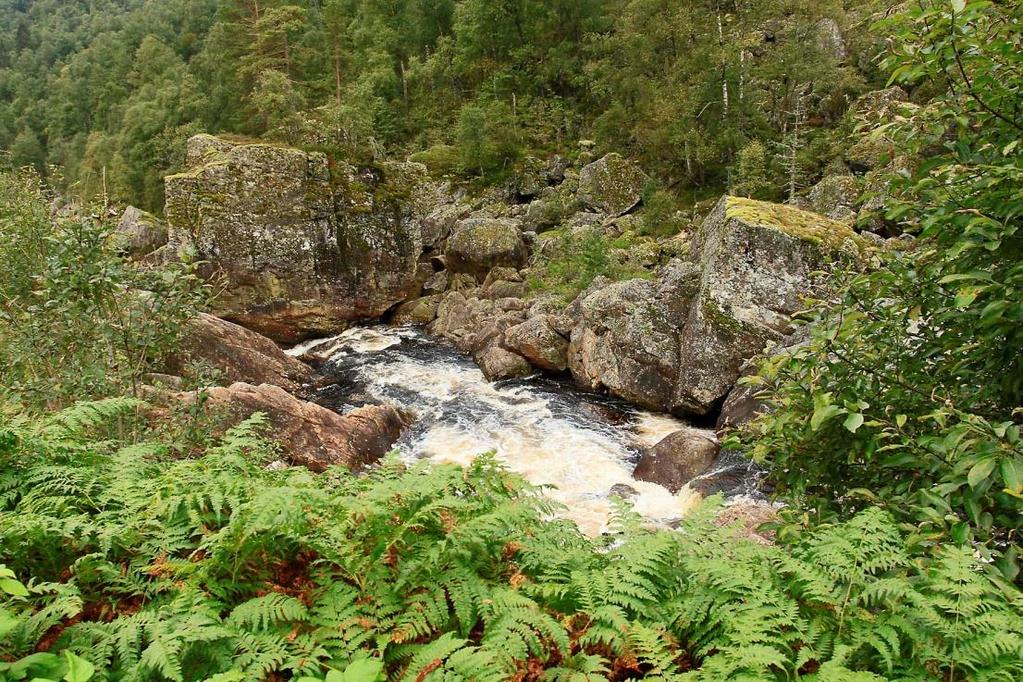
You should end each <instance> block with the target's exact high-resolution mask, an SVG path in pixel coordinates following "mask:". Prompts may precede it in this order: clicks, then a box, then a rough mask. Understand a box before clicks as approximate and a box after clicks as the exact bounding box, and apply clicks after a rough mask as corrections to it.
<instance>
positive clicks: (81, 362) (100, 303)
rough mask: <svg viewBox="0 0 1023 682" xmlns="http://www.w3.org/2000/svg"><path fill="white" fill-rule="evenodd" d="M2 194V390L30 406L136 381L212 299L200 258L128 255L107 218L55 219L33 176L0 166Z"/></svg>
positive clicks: (103, 391) (113, 389) (116, 389)
mask: <svg viewBox="0 0 1023 682" xmlns="http://www.w3.org/2000/svg"><path fill="white" fill-rule="evenodd" d="M0 201H2V202H3V203H4V209H5V210H4V217H3V218H2V219H0V262H4V263H5V264H8V263H9V264H10V269H9V271H8V273H9V274H8V273H5V275H4V278H3V281H2V282H0V320H2V322H3V324H2V325H0V346H2V347H3V351H4V352H3V354H2V355H0V384H2V387H3V389H5V390H7V391H8V392H10V393H13V394H14V395H15V396H17V397H18V398H19V399H20V400H22V401H24V402H26V403H27V404H30V405H42V404H47V403H52V404H66V402H68V401H69V400H74V399H77V398H80V397H81V396H104V395H113V394H117V393H118V392H120V391H122V390H124V389H126V388H129V389H132V390H135V389H137V388H138V383H139V378H140V377H141V376H142V375H143V374H144V373H145V372H147V371H149V369H150V367H151V365H152V364H154V363H155V362H157V361H159V360H160V359H161V357H162V355H163V354H165V353H167V352H169V351H171V350H173V348H174V346H175V344H176V343H177V340H178V337H179V335H180V331H181V327H182V323H183V322H184V321H185V320H187V319H188V318H189V317H192V316H193V315H194V314H195V313H196V311H197V309H198V308H199V307H200V306H201V305H202V304H203V302H204V299H205V289H204V287H203V286H202V285H201V283H200V281H199V279H198V277H197V276H196V275H195V273H194V271H193V268H192V266H190V265H188V264H175V265H168V266H166V267H160V268H147V267H140V266H137V265H135V264H132V263H129V262H126V261H125V260H123V259H122V258H121V257H120V256H118V255H117V253H116V245H114V244H113V243H112V242H111V239H110V234H111V228H110V227H109V226H108V225H106V224H104V223H103V222H102V221H100V220H97V219H94V218H91V217H88V218H84V217H71V218H66V219H55V218H51V216H50V215H49V209H48V205H47V201H48V197H47V196H46V194H45V191H44V190H43V188H42V187H41V185H40V183H39V181H38V179H37V178H35V177H34V176H32V175H27V174H18V175H13V174H4V175H0ZM8 210H9V212H8Z"/></svg>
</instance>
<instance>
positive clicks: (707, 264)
mask: <svg viewBox="0 0 1023 682" xmlns="http://www.w3.org/2000/svg"><path fill="white" fill-rule="evenodd" d="M866 249H867V247H866V242H865V240H863V239H862V238H861V237H860V236H859V235H857V234H856V233H855V232H853V230H852V229H851V228H850V227H849V226H848V225H847V224H845V223H841V222H838V221H835V220H831V219H829V218H825V217H824V216H821V215H817V214H815V213H810V212H809V211H803V210H800V209H797V208H793V207H791V206H783V205H780V204H771V203H768V202H762V201H755V200H752V199H741V198H738V197H723V198H722V199H721V201H719V202H718V204H717V206H716V207H715V209H714V210H713V211H712V212H711V213H710V215H708V216H707V218H706V219H705V220H704V222H703V224H702V225H701V227H700V229H699V231H698V232H697V235H696V238H695V240H694V244H693V253H694V259H695V262H696V263H697V265H698V266H699V269H700V273H701V274H700V280H699V287H698V289H697V291H696V294H695V296H694V299H693V303H692V304H691V305H690V306H689V311H688V315H687V317H686V319H685V320H683V321H679V325H678V327H679V330H680V331H679V347H680V355H679V374H678V377H677V381H676V387H675V391H674V396H673V399H672V402H671V408H672V409H673V410H675V411H677V412H684V413H694V414H707V413H708V412H711V411H712V410H713V409H714V408H715V407H717V406H718V405H719V404H720V402H721V401H722V400H723V399H724V397H725V396H726V395H727V394H728V391H729V390H730V389H731V387H732V386H733V385H734V384H735V381H736V379H737V378H738V377H739V373H740V369H741V367H742V364H743V362H744V361H745V360H747V359H748V358H750V357H752V356H753V355H755V354H756V353H758V352H760V351H761V350H762V349H763V348H764V346H765V345H766V344H767V342H768V341H770V340H777V339H780V338H781V337H782V336H784V335H785V334H788V333H790V332H791V331H792V322H791V315H792V314H793V313H795V312H796V311H797V310H799V309H800V308H801V307H802V300H801V299H802V298H803V297H804V296H807V295H810V294H812V293H814V292H815V291H818V290H819V289H820V288H821V287H823V286H826V285H827V281H826V280H822V279H820V278H819V276H818V274H817V273H820V272H826V271H829V270H832V269H834V267H835V266H836V265H837V264H839V263H841V262H845V263H854V262H858V261H859V260H860V259H861V258H862V257H863V256H864V255H865V254H866Z"/></svg>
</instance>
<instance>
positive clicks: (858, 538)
mask: <svg viewBox="0 0 1023 682" xmlns="http://www.w3.org/2000/svg"><path fill="white" fill-rule="evenodd" d="M139 407H140V406H139V404H138V403H137V402H136V401H134V400H107V401H102V402H98V403H87V404H81V405H78V406H75V407H73V408H70V409H69V410H65V411H64V412H61V413H59V414H57V415H54V416H51V417H48V418H43V419H26V418H10V417H8V418H2V417H0V419H5V420H4V421H0V599H2V600H3V601H2V602H0V679H7V680H33V679H35V678H46V677H52V678H57V677H60V676H61V675H65V679H69V680H73V682H79V681H80V680H81V679H82V678H83V675H84V677H86V678H88V677H90V676H91V677H92V678H93V679H96V680H174V681H178V682H183V681H185V680H188V681H191V680H204V679H211V678H212V679H216V680H217V681H218V682H228V681H240V680H284V679H289V678H294V679H301V678H314V679H323V678H324V677H325V676H327V677H328V678H329V679H330V682H345V681H348V682H353V681H354V682H366V681H370V680H378V679H379V680H382V679H388V680H416V681H421V682H425V681H427V680H429V681H433V682H436V681H441V680H443V681H452V682H454V681H457V680H465V681H470V680H472V681H481V682H485V681H488V680H492V681H494V682H497V681H500V680H548V681H551V682H577V681H584V680H628V679H645V680H683V679H693V680H793V679H804V680H819V681H829V682H839V681H842V680H856V681H859V680H884V679H890V680H932V679H933V680H1005V681H1007V682H1011V681H1013V680H1019V679H1021V678H1023V662H1021V660H1023V601H1021V598H1020V594H1019V593H1018V592H1015V591H1013V590H1012V588H1011V587H1008V586H1005V585H999V584H997V583H995V582H993V581H992V580H991V579H990V578H989V577H988V573H987V572H986V571H985V570H984V566H983V565H981V564H979V563H978V561H977V560H975V559H974V557H973V555H972V553H971V552H970V551H969V549H968V548H957V547H951V546H950V547H941V548H934V550H933V553H932V554H931V555H929V556H928V557H921V556H914V555H911V554H909V553H908V552H907V550H906V545H905V542H904V541H903V538H902V536H901V535H900V533H899V531H898V530H897V528H896V526H895V525H894V523H893V521H892V520H891V519H890V518H889V517H888V516H886V514H885V513H883V512H880V511H878V510H874V509H868V510H867V511H864V512H862V513H860V514H859V515H858V516H856V517H855V518H853V519H852V520H851V521H849V522H847V523H844V524H841V525H835V526H832V527H825V528H821V529H819V530H818V531H817V532H816V533H814V534H813V535H809V536H806V537H803V538H801V539H800V540H799V541H797V542H794V543H791V544H787V545H784V546H763V545H760V544H756V543H753V542H751V541H748V540H744V539H740V538H739V537H737V535H736V534H734V533H733V532H731V531H729V530H728V529H720V528H717V527H715V525H714V523H713V520H714V516H715V505H714V504H713V503H711V504H707V505H704V507H702V508H701V509H700V510H698V511H697V512H695V513H694V514H692V515H691V517H690V518H688V519H687V520H686V522H685V523H684V524H683V525H682V526H681V527H680V528H679V529H677V530H673V531H666V530H661V531H652V530H645V529H643V528H641V527H640V526H639V524H638V523H637V521H636V518H635V517H634V515H632V514H631V512H630V511H629V510H628V509H627V508H622V509H621V510H620V512H619V514H618V516H617V519H616V521H617V525H618V529H617V530H618V531H619V532H617V533H614V534H612V535H609V536H607V537H605V538H600V539H589V538H586V537H584V536H583V535H581V534H580V533H579V532H578V530H577V529H576V528H575V527H574V526H573V525H572V524H571V523H569V522H567V521H560V520H551V518H552V513H553V512H554V511H555V509H554V508H553V507H552V503H551V502H550V501H549V500H547V499H546V498H545V497H544V496H543V495H542V494H541V491H539V490H537V489H536V488H534V487H532V486H530V485H528V484H527V483H526V482H525V481H523V480H522V479H520V478H518V477H517V476H515V475H513V474H511V473H510V472H508V471H507V470H505V469H503V468H502V467H501V466H500V465H499V464H498V463H497V462H496V461H495V459H494V458H492V457H488V456H481V457H479V458H478V459H477V460H476V461H475V463H474V464H473V465H472V466H470V467H468V468H460V467H456V466H453V465H435V464H434V465H427V464H422V465H417V466H413V467H406V466H404V465H402V464H400V463H399V462H397V461H389V460H385V461H384V462H383V463H382V464H381V465H380V466H379V467H377V468H375V469H374V470H372V471H371V472H369V473H368V474H366V475H363V476H354V475H352V474H350V473H349V472H347V471H344V470H340V469H334V470H330V471H328V472H326V473H325V474H322V475H316V474H312V473H310V472H308V471H306V470H304V469H301V468H290V469H286V470H283V471H276V470H270V469H267V468H266V467H265V466H264V465H265V463H266V462H267V461H268V460H269V459H270V457H271V453H272V450H271V447H270V445H269V444H268V443H267V442H266V441H264V440H263V439H262V437H261V436H260V433H261V429H262V425H263V420H262V419H261V418H260V417H259V416H255V417H253V418H252V419H250V420H248V421H247V422H244V423H243V424H242V425H240V426H239V427H237V428H235V429H234V430H232V431H230V432H229V433H228V434H227V435H226V436H225V437H224V438H223V439H222V441H221V442H220V443H219V444H218V445H216V446H215V447H211V448H209V449H207V450H206V452H205V453H204V454H202V456H195V457H183V456H181V455H180V454H179V453H178V451H177V450H175V449H173V448H171V447H170V446H169V445H168V444H166V443H162V442H159V441H156V442H148V441H145V440H141V441H140V440H137V439H127V440H126V439H125V438H124V437H123V436H117V435H113V436H112V435H110V434H117V433H118V429H116V428H111V425H112V424H117V423H118V422H119V421H121V420H124V419H125V418H128V417H130V416H131V415H133V414H134V413H135V412H136V411H137V410H138V408H139ZM83 666H85V667H84V668H83ZM83 669H84V670H86V671H87V673H88V674H84V673H83V672H82V670H83Z"/></svg>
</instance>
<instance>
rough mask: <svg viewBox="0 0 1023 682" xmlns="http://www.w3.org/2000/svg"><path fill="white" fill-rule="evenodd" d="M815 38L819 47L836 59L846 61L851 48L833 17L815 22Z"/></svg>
mask: <svg viewBox="0 0 1023 682" xmlns="http://www.w3.org/2000/svg"><path fill="white" fill-rule="evenodd" d="M813 39H814V42H816V43H817V48H818V49H819V50H820V51H821V52H823V53H824V54H826V55H828V56H829V57H831V58H832V59H834V60H835V61H839V62H842V61H845V60H846V59H848V57H849V48H848V47H847V46H846V44H845V37H844V36H843V35H842V29H841V28H840V27H839V25H838V22H836V21H835V20H834V19H832V18H831V17H825V18H823V19H821V20H820V21H818V22H817V23H816V24H814V27H813Z"/></svg>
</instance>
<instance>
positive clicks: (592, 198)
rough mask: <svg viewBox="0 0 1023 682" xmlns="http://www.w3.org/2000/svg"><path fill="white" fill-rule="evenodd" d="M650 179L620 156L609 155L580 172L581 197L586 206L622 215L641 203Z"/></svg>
mask: <svg viewBox="0 0 1023 682" xmlns="http://www.w3.org/2000/svg"><path fill="white" fill-rule="evenodd" d="M648 181H649V178H648V177H647V175H646V173H644V172H643V171H642V170H640V168H639V166H637V165H636V164H634V163H632V162H631V161H628V160H626V159H624V158H622V156H621V155H619V154H614V153H612V154H608V155H607V156H604V157H603V158H600V159H598V160H597V161H594V162H593V163H590V164H587V165H586V166H584V167H583V168H582V170H580V171H579V190H578V197H579V201H581V202H582V203H583V204H585V205H586V206H589V207H590V208H592V209H595V210H598V211H601V212H603V213H607V214H609V215H612V216H620V215H622V214H623V213H627V212H629V211H630V210H632V209H633V208H635V207H636V205H637V204H639V202H640V200H641V199H642V197H643V188H644V187H645V186H646V184H647V182H648Z"/></svg>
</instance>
